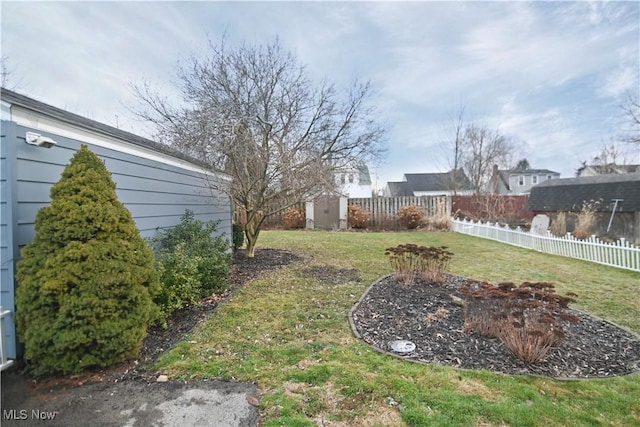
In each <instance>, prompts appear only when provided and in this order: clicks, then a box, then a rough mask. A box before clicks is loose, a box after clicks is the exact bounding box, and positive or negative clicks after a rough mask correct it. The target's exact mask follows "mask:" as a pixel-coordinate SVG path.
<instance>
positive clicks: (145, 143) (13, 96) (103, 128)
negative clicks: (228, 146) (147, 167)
mask: <svg viewBox="0 0 640 427" xmlns="http://www.w3.org/2000/svg"><path fill="white" fill-rule="evenodd" d="M0 98H1V99H2V101H3V102H7V103H9V104H11V105H17V106H20V107H22V108H25V109H28V110H31V111H35V112H38V113H40V114H43V115H45V116H48V117H51V118H54V119H56V120H58V121H60V122H62V123H66V124H70V125H73V126H80V127H82V128H84V129H87V130H90V131H95V132H99V133H101V134H103V135H106V136H110V137H113V138H117V139H120V140H123V141H126V142H129V143H131V144H134V145H137V146H140V147H144V148H148V149H152V150H155V151H157V152H160V153H162V154H166V155H169V156H172V157H175V158H178V159H181V160H185V161H187V162H189V163H193V164H195V165H198V166H201V167H203V168H206V169H209V170H212V169H211V165H208V164H206V163H205V162H202V161H200V160H198V159H195V158H192V157H190V156H187V155H184V154H182V153H180V152H178V151H177V150H174V149H172V148H171V147H170V146H168V145H166V144H161V143H159V142H156V141H152V140H150V139H147V138H143V137H141V136H138V135H135V134H133V133H130V132H127V131H124V130H121V129H118V128H115V127H113V126H109V125H106V124H104V123H100V122H97V121H95V120H91V119H88V118H86V117H82V116H80V115H78V114H74V113H70V112H68V111H65V110H62V109H60V108H57V107H54V106H52V105H49V104H45V103H44V102H40V101H37V100H35V99H33V98H29V97H28V96H25V95H22V94H19V93H17V92H14V91H11V90H9V89H5V88H2V89H1V91H0Z"/></svg>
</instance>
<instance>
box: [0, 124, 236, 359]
mask: <svg viewBox="0 0 640 427" xmlns="http://www.w3.org/2000/svg"><path fill="white" fill-rule="evenodd" d="M2 125H3V130H4V129H5V128H7V127H11V129H12V132H11V135H12V136H11V138H3V140H2V141H3V142H2V145H3V149H2V156H3V159H4V157H5V156H6V154H5V152H10V156H11V158H12V159H13V161H12V166H13V168H14V173H13V175H12V176H11V177H9V176H7V177H6V181H3V182H1V183H0V185H1V190H2V194H3V195H2V202H3V205H2V207H0V213H2V216H3V220H2V221H3V222H2V231H3V233H2V234H3V245H4V244H5V243H6V245H7V246H6V247H5V246H3V247H2V256H3V257H5V256H10V254H11V253H12V252H15V253H18V254H19V251H20V250H21V249H22V248H23V247H24V246H25V245H26V244H27V243H29V242H30V241H31V240H33V238H34V236H35V230H34V224H35V217H36V214H37V212H38V210H39V209H40V208H42V207H44V206H47V205H48V204H49V203H50V198H49V193H50V190H51V186H52V185H53V184H54V183H55V182H57V181H58V180H59V179H60V177H61V174H62V171H63V170H64V167H65V166H66V165H67V164H68V163H69V161H70V159H71V157H72V156H73V155H74V153H75V152H76V151H77V150H78V149H79V148H80V145H81V144H83V143H85V142H84V141H77V140H73V139H69V138H65V137H61V136H58V135H51V134H46V133H43V132H40V131H38V133H40V134H42V135H45V136H49V137H52V138H53V139H55V141H56V142H57V145H56V146H55V147H53V148H50V149H46V148H41V147H35V146H31V145H28V144H26V143H25V141H24V139H23V138H24V135H25V133H26V132H27V131H30V130H31V129H29V128H26V127H23V126H17V125H15V124H14V123H10V122H2ZM5 144H12V146H11V149H10V150H7V149H6V147H4V145H5ZM87 145H88V147H89V149H91V151H93V152H94V153H96V154H97V155H98V156H99V157H100V158H101V159H102V160H103V161H104V162H105V166H106V167H107V169H108V170H109V171H110V172H111V174H112V178H113V181H114V182H115V184H116V192H117V195H118V198H119V200H120V201H122V202H123V203H124V204H125V206H126V207H127V208H128V209H129V211H130V212H131V214H132V216H133V218H134V220H135V222H136V225H137V226H138V228H139V229H140V232H141V234H142V235H143V236H145V237H151V236H154V235H155V234H156V232H157V230H158V229H162V228H169V227H173V226H175V225H176V224H178V223H179V222H180V217H181V216H182V215H183V214H184V211H185V209H189V210H192V211H193V212H194V214H195V216H196V218H197V219H200V220H202V221H219V222H220V224H219V226H218V232H219V233H220V234H224V236H225V237H226V238H228V239H229V238H230V236H231V217H232V212H231V202H230V199H229V197H228V196H224V195H222V194H220V193H216V192H213V191H212V190H211V189H210V187H209V185H208V180H213V179H220V178H216V177H213V176H209V177H207V176H206V175H205V174H204V173H200V172H197V171H193V170H188V169H183V168H180V167H178V166H173V165H168V164H164V163H161V162H158V161H155V160H150V159H147V158H144V157H138V156H135V155H132V154H127V153H123V152H120V151H117V150H115V149H109V148H104V147H100V146H96V145H92V144H87ZM5 163H6V161H4V160H3V163H2V166H3V167H2V169H3V171H2V174H1V176H2V179H5V175H6V174H5V170H4V169H5V168H4V166H5ZM9 191H11V192H12V193H13V197H14V198H15V201H14V203H15V206H14V207H13V210H14V217H13V218H12V221H13V225H11V224H7V223H5V221H4V216H5V213H7V211H9V210H10V209H11V207H10V205H9V204H5V203H4V202H5V195H4V194H5V192H9ZM5 234H6V237H5ZM15 258H16V261H17V259H19V255H16V256H15ZM13 270H14V265H13V263H11V265H10V266H5V264H4V263H3V266H2V283H3V285H2V302H3V305H4V304H5V301H7V302H10V306H11V309H13V290H14V287H13V284H14V283H13V281H14V278H13ZM9 330H10V331H9V332H8V334H7V336H8V338H10V340H9V341H10V342H11V341H14V338H13V337H14V336H15V330H14V327H13V324H11V325H10V328H9ZM13 352H14V353H15V349H14V350H13ZM10 356H11V357H15V355H14V354H10Z"/></svg>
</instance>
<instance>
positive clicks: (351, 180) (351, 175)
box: [349, 174, 353, 184]
mask: <svg viewBox="0 0 640 427" xmlns="http://www.w3.org/2000/svg"><path fill="white" fill-rule="evenodd" d="M349 184H353V174H349Z"/></svg>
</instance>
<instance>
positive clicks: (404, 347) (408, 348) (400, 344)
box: [389, 340, 416, 353]
mask: <svg viewBox="0 0 640 427" xmlns="http://www.w3.org/2000/svg"><path fill="white" fill-rule="evenodd" d="M389 347H391V350H393V351H395V352H396V353H411V352H412V351H413V350H415V349H416V345H415V344H414V343H412V342H411V341H407V340H396V341H391V342H389Z"/></svg>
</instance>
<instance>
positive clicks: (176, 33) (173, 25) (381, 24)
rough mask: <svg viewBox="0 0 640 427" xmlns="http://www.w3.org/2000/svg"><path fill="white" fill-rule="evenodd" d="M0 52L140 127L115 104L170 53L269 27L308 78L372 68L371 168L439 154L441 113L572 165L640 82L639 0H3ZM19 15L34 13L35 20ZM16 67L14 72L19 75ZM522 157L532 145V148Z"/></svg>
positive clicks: (41, 80)
mask: <svg viewBox="0 0 640 427" xmlns="http://www.w3.org/2000/svg"><path fill="white" fill-rule="evenodd" d="M2 7H3V10H2V22H1V31H2V53H3V55H7V56H9V60H10V65H11V68H14V69H15V70H16V73H17V74H18V75H17V76H16V80H19V81H20V82H24V83H23V85H22V87H21V88H20V89H22V91H23V92H25V93H27V94H28V95H30V96H33V97H34V98H36V99H39V100H42V101H44V102H48V103H51V104H53V105H56V106H59V107H62V108H67V109H69V110H71V111H73V112H76V113H80V114H84V115H87V116H88V117H91V118H94V119H97V120H101V121H105V122H107V123H110V124H115V116H116V115H118V124H119V125H121V126H129V127H131V128H130V129H129V130H131V129H134V128H136V126H139V125H137V124H136V123H135V122H134V120H133V118H132V117H131V116H130V115H129V114H128V112H127V111H126V110H125V109H124V108H123V106H122V103H125V104H130V103H131V102H132V98H131V97H132V95H131V91H130V89H129V87H128V83H129V82H139V81H140V79H142V78H143V77H144V78H146V79H148V80H149V81H150V82H151V83H153V84H154V85H156V86H158V87H160V88H162V89H163V90H165V91H166V93H169V94H170V95H172V96H175V95H176V89H175V85H173V83H172V79H174V76H175V64H176V61H177V60H179V59H181V58H182V59H184V58H185V57H186V56H187V55H189V54H190V53H192V52H193V53H195V54H196V55H203V54H206V51H207V35H209V36H210V37H211V39H212V40H214V41H217V40H219V38H220V37H221V36H222V34H225V33H226V35H227V42H228V44H230V45H235V44H236V43H240V42H242V41H247V42H249V43H268V42H271V41H272V40H273V38H274V37H275V36H278V37H279V39H280V42H281V44H282V45H283V47H285V48H286V49H288V50H291V51H293V52H294V53H295V54H296V55H297V56H298V58H299V59H300V61H301V62H302V63H304V64H306V65H307V69H308V71H309V72H310V74H311V75H312V77H313V78H314V79H320V78H322V77H327V78H328V79H330V80H333V81H336V82H337V83H338V84H340V85H345V84H348V82H350V81H351V80H352V79H353V78H354V77H363V78H371V79H372V81H373V82H374V84H375V85H376V89H377V92H378V95H377V98H376V99H377V100H378V102H379V109H380V110H381V111H383V112H384V113H385V117H384V118H385V119H387V121H389V122H391V124H392V125H393V128H392V130H391V132H390V137H391V140H390V146H391V153H390V155H389V161H388V163H387V164H386V165H385V166H384V168H383V169H381V176H382V175H385V174H386V171H393V172H394V173H393V175H394V176H395V177H391V178H390V179H400V178H401V176H402V173H400V171H401V170H402V169H403V168H411V169H412V170H411V171H412V172H419V171H420V170H423V171H425V172H427V171H436V170H442V169H444V168H446V166H447V163H446V153H444V154H443V153H442V149H441V148H440V147H441V142H442V141H443V140H444V139H446V138H447V136H448V135H447V131H446V127H447V126H448V125H449V124H450V123H449V122H450V120H451V112H452V110H453V109H454V108H456V107H457V106H458V105H461V106H465V107H466V109H467V114H468V117H469V118H472V119H474V120H476V121H483V122H485V123H486V124H487V125H489V126H500V129H502V130H503V131H504V132H505V133H509V134H512V135H513V136H514V137H517V138H518V139H519V140H522V141H526V142H527V148H528V150H529V151H528V153H531V154H530V156H531V157H532V158H530V161H532V164H534V165H535V166H537V167H546V168H550V169H554V168H555V169H560V168H563V170H564V169H567V170H572V169H573V165H574V164H577V160H576V159H574V158H573V157H575V154H574V153H585V152H588V151H590V150H592V149H593V147H596V146H599V145H601V142H602V140H603V139H606V138H607V137H608V136H610V135H613V134H615V133H616V128H615V125H616V121H615V120H612V117H615V116H616V114H618V112H617V111H616V110H615V108H616V104H617V102H616V98H617V97H619V96H620V95H621V94H622V93H624V92H625V91H626V90H630V89H633V88H637V87H638V84H639V82H640V77H639V75H640V52H639V51H638V32H639V27H640V24H639V21H640V4H639V3H637V2H430V1H426V2H188V3H182V2H105V3H100V2H97V3H96V2H90V3H89V2H52V3H43V2H38V3H20V2H4V3H3V5H2ZM27 22H38V23H39V26H40V27H39V28H40V31H32V30H30V28H29V26H28V25H25V23H27ZM18 77H19V78H18ZM527 155H528V156H529V154H527Z"/></svg>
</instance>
